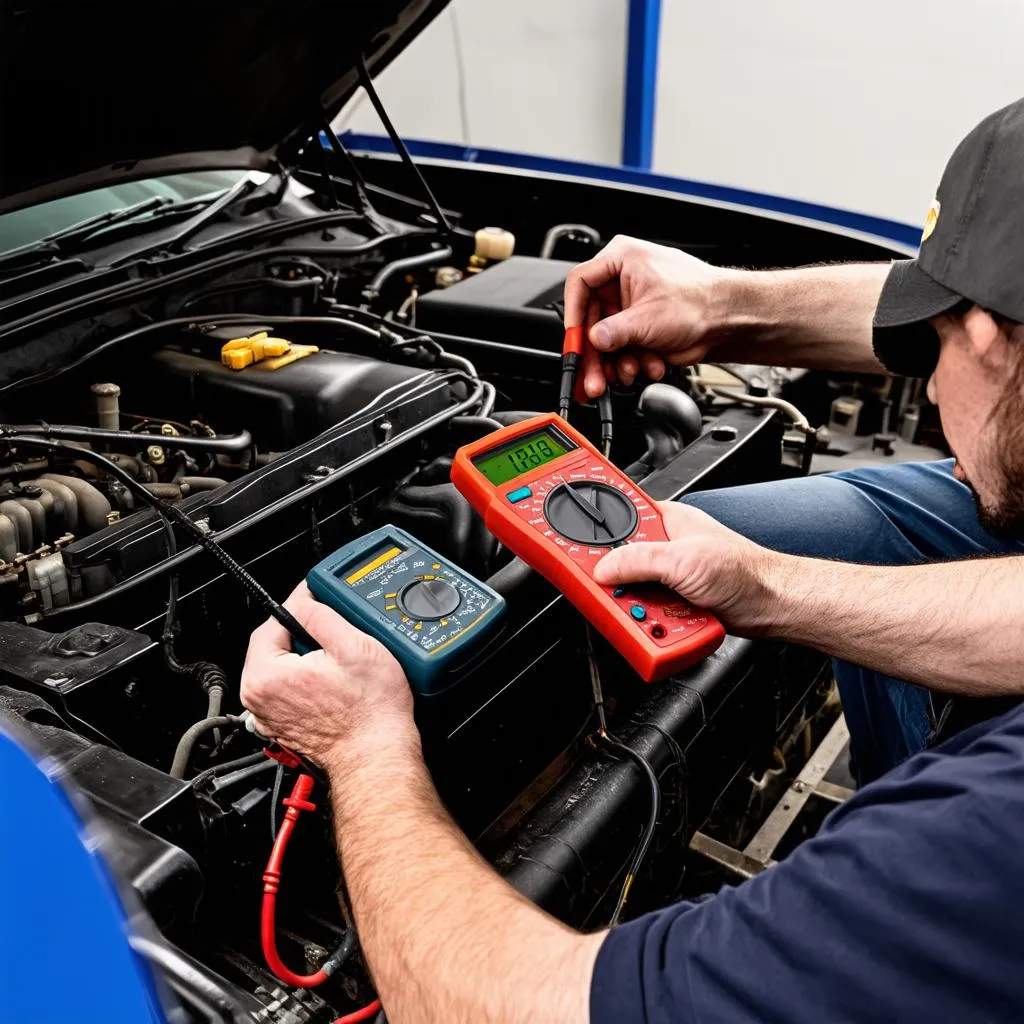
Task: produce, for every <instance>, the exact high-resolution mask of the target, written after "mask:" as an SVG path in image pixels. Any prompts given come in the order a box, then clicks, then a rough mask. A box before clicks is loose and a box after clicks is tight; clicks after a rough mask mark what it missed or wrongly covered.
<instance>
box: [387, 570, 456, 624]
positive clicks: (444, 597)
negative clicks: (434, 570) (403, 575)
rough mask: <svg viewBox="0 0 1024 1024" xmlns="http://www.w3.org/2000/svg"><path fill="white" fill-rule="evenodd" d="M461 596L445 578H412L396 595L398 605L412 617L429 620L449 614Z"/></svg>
mask: <svg viewBox="0 0 1024 1024" xmlns="http://www.w3.org/2000/svg"><path fill="white" fill-rule="evenodd" d="M461 600H462V598H461V597H460V596H459V592H458V590H456V589H455V587H453V586H452V584H451V583H449V582H447V580H413V581H412V583H410V584H409V585H408V586H407V587H405V589H404V590H403V591H402V592H401V593H400V594H399V595H398V605H399V607H400V608H401V609H402V611H403V612H404V613H405V614H406V615H408V616H409V617H410V618H413V619H420V620H421V621H431V620H433V619H443V618H444V617H445V616H446V615H451V614H452V613H453V612H454V611H455V609H456V608H458V607H459V604H460V602H461Z"/></svg>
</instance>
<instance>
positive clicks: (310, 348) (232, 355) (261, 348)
mask: <svg viewBox="0 0 1024 1024" xmlns="http://www.w3.org/2000/svg"><path fill="white" fill-rule="evenodd" d="M319 351H320V349H319V348H318V347H317V346H316V345H293V344H292V343H291V342H290V341H285V339H284V338H271V337H269V336H268V335H267V332H266V331H260V332H259V334H254V335H252V337H250V338H233V339H232V340H231V341H229V342H226V343H225V344H224V345H223V346H222V347H221V350H220V361H221V362H222V363H223V364H224V365H225V366H228V367H230V368H231V369H232V370H244V369H245V368H246V367H247V366H253V365H255V364H256V363H261V364H262V367H261V368H262V369H265V370H279V369H280V368H281V367H282V366H287V365H288V364H289V363H294V362H295V361H296V360H297V359H304V358H305V357H306V356H311V355H312V354H313V353H314V352H319Z"/></svg>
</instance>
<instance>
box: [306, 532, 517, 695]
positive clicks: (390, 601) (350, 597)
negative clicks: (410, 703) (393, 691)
mask: <svg viewBox="0 0 1024 1024" xmlns="http://www.w3.org/2000/svg"><path fill="white" fill-rule="evenodd" d="M306 583H307V585H308V586H309V589H310V591H311V592H312V594H313V596H314V597H315V598H316V599H317V600H318V601H320V602H321V603H323V604H326V605H328V606H330V607H331V608H333V609H334V610H335V611H336V612H337V613H338V614H339V615H341V616H343V617H344V618H346V619H348V621H349V622H351V623H352V624H353V625H355V626H358V627H359V628H360V629H361V630H363V631H364V632H366V633H369V634H370V635H371V636H373V637H376V639H378V640H379V641H380V642H381V643H382V644H384V646H385V647H387V649H388V650H389V651H391V653H392V654H393V655H394V656H395V657H396V658H397V659H398V662H399V664H401V666H402V668H403V669H404V670H405V675H406V678H408V680H409V683H410V684H411V686H412V687H413V689H415V690H416V691H418V692H419V693H421V694H424V695H430V694H434V693H437V692H438V691H440V690H443V689H444V688H445V686H446V676H448V674H449V673H450V671H451V670H452V669H453V668H455V667H457V666H458V665H459V664H461V663H463V662H465V660H466V658H467V656H468V655H469V654H470V653H471V652H472V651H473V650H475V649H476V648H477V647H478V646H479V644H480V643H481V642H482V641H483V640H485V639H486V638H487V637H488V636H490V635H491V634H492V633H493V632H494V630H495V628H496V627H497V626H498V625H499V623H500V622H501V619H502V617H503V616H504V614H505V599H504V598H503V597H502V596H501V595H500V594H498V593H497V592H495V591H493V590H491V588H490V587H488V586H487V585H486V584H484V583H481V582H480V581H479V580H477V579H474V578H473V577H472V576H470V575H469V573H466V572H463V571H462V570H461V569H457V568H455V567H454V566H453V565H452V564H451V563H450V562H446V561H445V560H444V559H443V558H442V557H441V556H440V555H439V554H438V553H437V552H436V551H432V550H431V549H430V548H428V547H427V546H426V545H425V544H421V543H420V542H419V541H418V540H416V538H415V537H412V536H410V535H409V534H408V533H406V532H405V531H404V530H399V529H398V527H396V526H382V527H381V528H380V529H379V530H374V531H373V532H372V533H367V534H365V535H364V536H362V537H360V538H358V539H357V540H354V541H351V542H350V543H348V544H346V545H345V546H344V547H341V548H338V550H337V551H335V552H334V554H332V555H329V556H328V557H327V558H325V559H324V560H323V561H322V562H320V563H319V565H316V566H314V568H312V569H311V570H310V571H309V575H308V576H307V577H306Z"/></svg>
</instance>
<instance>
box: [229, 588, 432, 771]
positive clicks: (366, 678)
mask: <svg viewBox="0 0 1024 1024" xmlns="http://www.w3.org/2000/svg"><path fill="white" fill-rule="evenodd" d="M285 607H286V608H288V610H289V611H290V612H291V613H292V614H293V615H294V616H295V617H296V618H297V619H298V620H299V622H301V623H302V625H303V626H305V627H306V629H307V630H308V631H309V633H310V635H311V636H312V637H313V639H314V640H316V641H317V643H319V644H320V646H321V647H322V648H323V649H322V650H319V651H312V652H311V653H309V654H305V655H299V654H295V653H294V652H293V651H292V646H291V637H290V636H289V635H288V633H287V631H286V630H285V628H284V627H283V626H282V625H280V623H278V622H276V621H275V620H274V619H269V620H268V621H267V622H265V623H263V625H262V626H260V627H259V629H257V630H256V631H255V632H254V633H253V635H252V638H251V640H250V641H249V652H248V655H247V656H246V659H245V668H244V669H243V670H242V703H243V704H244V705H245V706H246V707H247V708H248V709H249V710H250V711H251V712H252V713H253V716H254V718H255V719H256V722H255V725H256V727H257V728H258V729H259V731H260V732H261V733H262V734H263V735H264V736H272V737H273V738H274V739H276V740H279V741H280V742H281V743H282V744H284V745H285V746H287V747H291V748H292V749H293V750H296V751H298V752H300V753H302V754H308V755H309V756H310V757H312V758H313V759H314V760H315V761H317V762H319V763H320V764H322V765H330V764H332V763H335V762H337V761H338V759H339V758H340V757H341V756H342V755H344V754H345V753H346V751H348V750H354V749H356V748H358V749H366V747H367V742H369V743H370V744H371V745H372V744H373V743H374V742H375V741H376V740H377V739H381V738H392V737H394V736H396V735H401V736H410V735H413V734H415V729H416V726H415V724H414V723H413V719H412V693H411V692H410V690H409V684H408V683H407V682H406V679H405V675H404V673H403V672H402V669H401V666H400V665H399V664H398V662H397V661H395V659H394V658H393V657H392V655H391V654H390V652H389V651H388V650H387V649H386V648H385V647H383V646H382V645H381V644H380V643H378V642H377V641H376V640H374V639H373V638H372V637H370V636H367V635H366V634H365V633H362V632H360V631H359V630H358V629H356V627H355V626H353V625H351V624H350V623H348V622H346V621H345V619H343V618H342V617H341V616H340V615H338V614H337V612H335V611H333V610H332V609H331V608H328V607H327V605H324V604H320V603H319V602H318V601H315V600H314V599H313V596H312V595H311V594H310V592H309V590H308V588H307V587H306V584H305V583H302V584H300V585H299V586H298V587H296V589H295V590H294V591H293V592H292V594H291V596H290V597H289V598H288V600H287V601H286V602H285Z"/></svg>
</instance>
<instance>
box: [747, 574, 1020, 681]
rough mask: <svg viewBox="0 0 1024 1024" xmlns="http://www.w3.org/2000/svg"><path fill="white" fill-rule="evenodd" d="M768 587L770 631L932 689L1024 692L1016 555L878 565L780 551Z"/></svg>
mask: <svg viewBox="0 0 1024 1024" xmlns="http://www.w3.org/2000/svg"><path fill="white" fill-rule="evenodd" d="M766 593H767V597H766V601H765V610H764V611H762V613H761V614H762V622H761V625H760V626H759V627H755V629H758V630H759V631H761V632H763V633H764V634H766V635H770V636H775V637H779V638H780V639H784V640H791V641H794V642H795V643H802V644H807V645H808V646H811V647H816V648H817V649H818V650H820V651H824V652H825V653H826V654H831V655H834V656H835V657H838V658H845V659H846V660H847V661H852V662H854V663H855V664H857V665H864V666H865V667H867V668H871V669H874V670H875V671H878V672H884V673H885V674H887V675H891V676H895V677H896V678H898V679H907V680H909V681H910V682H914V683H920V684H921V685H922V686H926V687H928V688H929V689H932V690H945V691H948V692H950V693H960V694H968V695H972V696H986V697H989V696H998V695H1019V694H1024V675H1022V673H1021V665H1022V664H1024V632H1022V630H1021V628H1020V618H1021V610H1022V609H1024V560H1022V559H1021V558H1020V557H1019V556H1014V555H1010V556H1006V557H1002V558H977V559H970V560H967V561H957V562H938V563H933V564H931V565H907V566H889V565H883V566H873V565H853V564H850V563H847V562H829V561H825V560H823V559H815V558H797V557H795V556H792V555H781V556H779V561H778V563H776V564H774V565H773V568H772V570H771V571H770V572H769V573H768V575H767V578H766ZM769 607H771V608H773V609H774V610H773V611H768V610H767V609H768V608H769Z"/></svg>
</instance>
